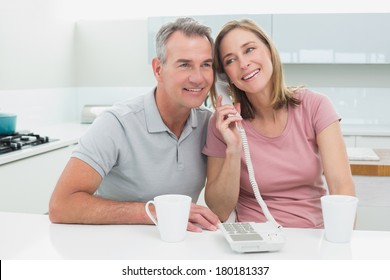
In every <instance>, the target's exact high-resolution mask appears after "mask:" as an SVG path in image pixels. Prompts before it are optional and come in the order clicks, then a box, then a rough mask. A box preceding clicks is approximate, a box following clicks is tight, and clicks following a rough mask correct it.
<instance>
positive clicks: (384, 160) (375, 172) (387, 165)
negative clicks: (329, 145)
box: [350, 149, 390, 176]
mask: <svg viewBox="0 0 390 280" xmlns="http://www.w3.org/2000/svg"><path fill="white" fill-rule="evenodd" d="M374 152H375V153H376V154H377V155H378V156H379V158H380V159H379V161H378V160H364V161H363V160H361V161H350V165H351V171H352V175H365V176H390V149H374Z"/></svg>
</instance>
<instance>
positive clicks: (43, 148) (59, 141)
mask: <svg viewBox="0 0 390 280" xmlns="http://www.w3.org/2000/svg"><path fill="white" fill-rule="evenodd" d="M89 126H90V125H89V124H80V123H61V124H56V125H50V126H44V127H37V128H34V129H31V132H33V133H35V134H39V135H41V136H48V137H49V138H50V139H52V140H55V141H51V142H48V143H45V144H41V145H38V146H33V147H28V148H24V149H21V150H18V151H14V152H11V153H6V154H2V155H0V165H2V164H6V163H9V162H13V161H17V160H20V159H24V158H27V157H31V156H35V155H39V154H42V153H46V152H49V151H52V150H56V149H59V148H63V147H67V146H71V145H75V144H77V142H78V139H79V138H80V136H81V135H82V134H83V133H84V132H85V131H86V130H87V129H88V127H89Z"/></svg>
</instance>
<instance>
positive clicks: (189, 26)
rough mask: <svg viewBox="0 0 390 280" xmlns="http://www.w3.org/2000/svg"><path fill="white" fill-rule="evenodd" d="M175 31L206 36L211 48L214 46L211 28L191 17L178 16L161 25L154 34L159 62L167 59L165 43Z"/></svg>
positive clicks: (188, 34) (187, 34) (190, 35)
mask: <svg viewBox="0 0 390 280" xmlns="http://www.w3.org/2000/svg"><path fill="white" fill-rule="evenodd" d="M176 31H181V32H183V33H184V34H185V35H186V36H188V37H192V36H200V37H206V38H207V39H208V40H209V41H210V45H211V48H213V46H214V40H213V38H212V36H211V28H210V27H208V26H205V25H203V24H200V23H199V22H198V21H196V20H195V19H193V18H178V19H177V20H176V21H174V22H170V23H167V24H165V25H163V26H162V27H161V28H160V30H159V31H158V32H157V35H156V54H157V57H158V58H159V59H160V61H161V63H163V64H164V63H165V62H166V60H167V55H166V43H167V40H168V39H169V37H170V36H171V35H172V34H173V33H174V32H176Z"/></svg>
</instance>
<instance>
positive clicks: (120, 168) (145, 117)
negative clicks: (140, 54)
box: [72, 90, 211, 202]
mask: <svg viewBox="0 0 390 280" xmlns="http://www.w3.org/2000/svg"><path fill="white" fill-rule="evenodd" d="M210 115H211V111H210V110H209V109H207V108H203V107H202V108H196V109H192V111H191V114H190V117H189V119H188V120H187V123H186V124H185V127H184V130H183V132H182V134H181V136H180V139H177V137H176V135H175V134H173V133H172V132H171V131H170V130H169V129H168V128H167V126H166V125H165V124H164V122H163V121H162V119H161V116H160V114H159V112H158V109H157V105H156V102H155V99H154V90H153V91H151V92H149V93H148V94H146V95H141V96H138V97H135V98H133V99H130V100H127V101H125V102H122V103H118V104H115V105H114V106H113V107H112V108H111V109H110V110H108V111H106V112H104V113H102V114H101V115H100V116H99V117H98V118H97V119H96V120H95V121H94V122H93V124H92V125H91V127H90V128H89V129H88V130H87V132H86V133H85V134H84V135H83V136H82V137H81V139H80V141H79V144H78V146H77V147H76V149H75V150H74V152H73V154H72V156H73V157H77V158H79V159H81V160H83V161H85V162H86V163H88V164H89V165H90V166H92V167H93V168H94V169H95V170H96V171H97V172H98V173H99V174H100V175H101V176H102V178H103V181H102V183H101V185H100V186H99V188H98V190H97V192H96V194H97V195H99V196H102V197H105V198H108V199H113V200H122V201H148V200H150V199H152V198H153V197H155V196H157V195H160V194H169V193H177V194H186V195H189V196H191V197H192V199H193V202H196V201H197V199H198V197H199V193H200V191H201V190H202V188H203V187H204V184H205V180H206V160H207V159H206V157H205V155H203V154H202V148H203V146H204V144H205V142H206V133H207V126H208V120H209V117H210Z"/></svg>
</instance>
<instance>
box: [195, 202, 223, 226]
mask: <svg viewBox="0 0 390 280" xmlns="http://www.w3.org/2000/svg"><path fill="white" fill-rule="evenodd" d="M218 223H219V219H218V216H217V215H215V214H214V213H213V212H212V211H211V210H210V209H209V208H207V207H204V206H200V205H197V204H195V203H192V204H191V209H190V217H189V221H188V226H187V230H188V231H194V232H201V231H202V229H207V230H211V231H215V230H217V229H218V227H217V225H218Z"/></svg>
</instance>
